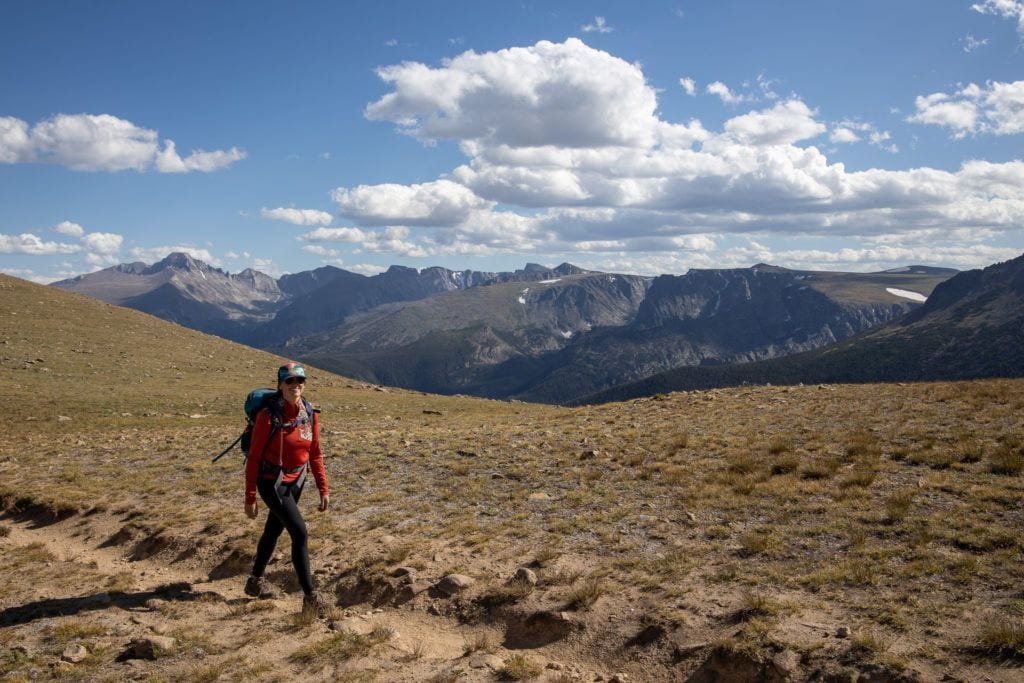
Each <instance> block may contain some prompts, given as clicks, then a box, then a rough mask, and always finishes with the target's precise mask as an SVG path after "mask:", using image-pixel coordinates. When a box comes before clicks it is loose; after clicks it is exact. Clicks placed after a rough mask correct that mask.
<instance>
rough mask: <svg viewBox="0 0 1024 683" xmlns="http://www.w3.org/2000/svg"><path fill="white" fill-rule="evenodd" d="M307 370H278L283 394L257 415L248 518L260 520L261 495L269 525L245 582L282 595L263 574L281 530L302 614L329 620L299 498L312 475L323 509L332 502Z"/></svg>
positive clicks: (255, 592)
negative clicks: (299, 591) (299, 592)
mask: <svg viewBox="0 0 1024 683" xmlns="http://www.w3.org/2000/svg"><path fill="white" fill-rule="evenodd" d="M305 384H306V370H305V369H304V368H303V367H302V366H301V365H299V364H298V363H295V362H292V363H285V364H284V365H282V366H281V367H280V368H278V369H277V395H276V396H275V397H274V398H273V399H272V400H271V401H270V403H269V404H268V407H266V408H264V409H262V410H261V411H260V412H259V413H258V414H257V415H256V422H255V424H254V425H253V429H252V442H251V444H250V447H249V459H248V461H247V462H246V465H245V514H246V515H248V516H249V518H250V519H256V514H257V504H256V494H257V493H259V497H260V498H262V499H263V502H264V503H265V504H266V506H267V510H268V514H267V523H266V526H265V527H264V528H263V536H261V537H260V540H259V543H258V544H257V546H256V560H255V561H254V562H253V566H252V576H250V577H249V579H248V580H247V581H246V582H245V594H246V595H251V596H253V597H256V598H276V597H280V595H281V592H280V591H279V590H278V589H277V588H276V587H275V586H274V585H273V584H272V583H270V582H269V581H268V580H267V579H266V578H264V576H263V572H264V570H266V568H267V563H268V562H269V561H270V556H271V555H272V554H273V553H274V546H275V545H277V539H278V537H279V536H280V535H281V532H282V531H284V530H285V529H287V530H288V535H289V536H291V540H292V564H293V565H294V566H295V573H296V574H297V575H298V577H299V584H300V585H301V586H302V592H303V593H304V594H305V597H304V598H303V600H302V611H303V612H308V611H313V612H316V613H317V615H319V616H323V615H324V613H325V612H326V611H327V609H328V604H327V601H326V600H325V599H324V598H323V596H321V595H320V594H319V593H317V592H316V591H315V590H314V589H313V575H312V573H311V572H310V570H309V547H308V544H307V536H308V534H307V532H306V523H305V522H304V521H303V519H302V513H301V512H299V496H300V495H302V487H303V486H304V485H305V483H306V474H307V473H308V472H310V471H311V472H312V473H313V479H314V480H316V487H317V489H319V491H320V508H319V509H320V511H321V512H323V511H325V510H326V509H327V506H328V504H329V502H330V497H329V496H328V489H327V473H326V472H325V471H324V458H323V454H322V453H321V452H320V424H319V420H318V419H317V414H316V412H315V411H314V410H313V408H312V406H310V405H309V402H307V401H306V400H305V399H304V398H302V391H303V389H304V387H305Z"/></svg>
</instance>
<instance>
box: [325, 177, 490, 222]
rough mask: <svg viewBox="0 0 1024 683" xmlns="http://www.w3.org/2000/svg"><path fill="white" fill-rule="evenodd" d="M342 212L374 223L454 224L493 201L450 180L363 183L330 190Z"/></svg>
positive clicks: (354, 218) (353, 217) (355, 218)
mask: <svg viewBox="0 0 1024 683" xmlns="http://www.w3.org/2000/svg"><path fill="white" fill-rule="evenodd" d="M331 196H332V197H333V199H334V201H336V202H338V205H339V206H340V207H341V213H342V214H343V215H345V216H347V217H349V218H352V219H353V220H358V221H362V222H365V223H368V224H373V225H388V224H402V225H451V224H453V223H459V222H461V221H463V220H465V219H466V217H467V216H468V215H469V213H470V212H471V211H473V210H474V209H480V208H484V207H486V206H489V205H490V203H489V202H486V201H484V200H483V199H481V198H480V197H477V196H476V195H475V194H474V193H473V192H472V191H471V190H470V189H468V188H466V187H465V186H463V185H460V184H458V183H454V182H452V181H450V180H436V181H434V182H431V183H423V184H421V185H396V184H393V183H388V184H384V185H360V186H358V187H355V188H352V189H346V188H341V187H339V188H337V189H335V190H334V192H332V193H331Z"/></svg>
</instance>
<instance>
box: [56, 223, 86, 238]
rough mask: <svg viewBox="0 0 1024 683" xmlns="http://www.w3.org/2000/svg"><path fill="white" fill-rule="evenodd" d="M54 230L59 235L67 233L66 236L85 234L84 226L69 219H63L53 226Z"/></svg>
mask: <svg viewBox="0 0 1024 683" xmlns="http://www.w3.org/2000/svg"><path fill="white" fill-rule="evenodd" d="M53 231H54V232H58V233H60V234H61V235H67V236H68V237H81V236H83V235H84V234H85V228H83V227H82V226H81V225H79V224H78V223H73V222H71V221H63V222H61V223H58V224H57V225H55V226H54V227H53Z"/></svg>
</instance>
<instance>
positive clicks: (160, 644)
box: [121, 636, 178, 659]
mask: <svg viewBox="0 0 1024 683" xmlns="http://www.w3.org/2000/svg"><path fill="white" fill-rule="evenodd" d="M177 644H178V641H176V640H175V639H174V638H167V637H165V636H148V637H145V638H136V639H134V640H133V641H132V642H130V643H128V647H127V649H125V651H124V652H122V653H121V659H156V658H157V655H161V654H164V653H166V652H170V651H171V650H173V649H174V646H175V645H177Z"/></svg>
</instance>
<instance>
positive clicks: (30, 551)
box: [0, 513, 637, 681]
mask: <svg viewBox="0 0 1024 683" xmlns="http://www.w3.org/2000/svg"><path fill="white" fill-rule="evenodd" d="M129 538H133V540H134V537H133V536H132V532H131V522H130V521H129V522H125V521H124V520H120V519H117V518H114V517H111V516H109V515H106V514H105V513H100V514H96V515H89V516H82V515H71V516H68V517H67V518H65V519H52V518H49V517H48V516H47V515H40V514H34V515H33V514H21V515H12V514H10V513H8V514H5V515H4V516H3V517H0V555H2V556H3V558H4V562H3V564H2V565H0V573H2V574H3V575H8V580H7V581H6V588H4V589H3V592H2V593H0V625H3V626H4V627H5V628H3V629H2V630H0V634H2V635H0V646H2V647H3V650H4V654H5V656H6V659H5V660H4V661H3V663H2V665H0V676H2V677H4V678H5V679H9V680H29V679H32V680H36V679H38V678H40V677H43V678H47V677H50V676H52V677H56V678H67V677H71V678H82V679H87V680H103V679H111V680H120V679H125V678H128V679H135V680H141V679H147V680H149V679H155V680H276V679H280V678H291V677H293V676H299V675H301V676H302V677H303V678H305V679H313V680H383V681H426V680H438V681H442V680H465V681H493V680H495V679H496V676H497V674H496V670H498V669H500V667H502V666H504V663H505V661H506V660H507V659H508V658H509V657H511V656H513V654H516V653H513V652H512V651H509V650H507V649H505V648H503V647H501V646H500V645H498V643H500V642H501V641H502V638H503V632H502V630H501V629H500V628H497V627H495V626H493V625H475V626H467V625H465V624H462V623H460V622H459V621H458V620H457V619H454V618H451V617H445V616H440V615H434V614H428V613H426V612H424V611H421V610H418V609H411V608H395V607H379V608H373V607H370V606H368V605H365V604H363V605H356V606H354V607H353V608H351V609H346V610H341V609H338V610H337V611H336V613H335V614H333V615H332V617H333V618H332V619H329V620H317V621H313V622H312V623H310V622H308V621H305V620H303V619H302V618H301V613H300V609H299V608H300V605H301V594H298V593H292V594H287V595H285V597H283V598H281V599H279V600H270V601H255V600H252V599H251V598H249V597H247V596H245V595H244V594H243V592H242V586H243V579H242V577H240V576H233V577H230V578H223V579H213V580H211V579H210V578H209V575H210V573H211V566H207V565H206V564H204V562H203V561H202V560H199V559H196V558H185V559H179V560H178V561H175V552H174V551H172V550H170V549H167V548H162V549H159V550H158V551H157V552H155V553H154V554H153V555H151V556H149V557H142V558H140V559H132V557H131V554H132V553H135V554H138V553H139V548H140V545H144V542H143V543H141V544H140V542H139V541H137V540H136V541H134V543H132V542H128V539H129ZM285 561H286V560H281V561H280V562H285ZM279 564H280V563H279ZM152 636H160V637H164V638H167V637H169V638H174V645H173V646H172V647H171V649H170V650H169V651H168V652H166V653H163V654H162V656H157V657H156V658H155V659H152V660H150V659H138V658H126V657H125V656H124V653H125V651H126V649H127V648H128V644H129V643H130V642H131V641H133V640H135V639H140V638H149V637H152ZM347 637H351V640H352V641H353V642H355V643H356V646H355V647H352V648H350V649H345V642H344V641H345V638H347ZM360 638H363V639H365V640H367V641H369V642H372V643H375V644H374V645H371V646H368V647H361V646H359V644H360V643H362V642H363V641H362V640H360ZM324 643H331V644H333V646H334V647H333V649H332V648H331V645H323V644H324ZM76 645H82V646H84V647H85V649H86V650H87V651H88V656H87V657H86V658H85V660H84V661H81V662H77V663H68V662H65V661H62V654H64V653H65V652H66V650H67V648H73V647H74V646H76ZM318 645H320V646H322V649H324V651H325V652H327V654H322V653H321V654H317V653H316V651H315V650H314V649H313V648H316V647H317V646H318ZM467 650H475V651H474V652H470V653H468V654H467ZM545 655H546V656H545ZM549 657H551V658H557V663H553V664H552V662H551V659H549ZM525 659H526V661H527V662H528V663H532V664H534V665H535V666H536V667H538V668H540V669H541V670H542V672H543V673H542V675H541V676H540V678H539V680H586V681H592V680H595V679H596V678H597V676H596V673H597V672H596V671H594V669H593V668H592V667H591V666H585V665H580V664H578V663H573V662H572V661H571V660H572V659H573V653H572V651H571V650H570V649H569V648H568V647H549V648H545V649H544V654H543V655H542V654H539V653H537V652H530V653H528V654H527V655H525ZM119 660H120V661H119ZM547 664H552V666H553V667H556V668H550V669H543V667H544V666H545V665H547ZM606 677H607V678H610V676H606ZM632 680H637V678H636V677H634V678H633V679H632Z"/></svg>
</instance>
